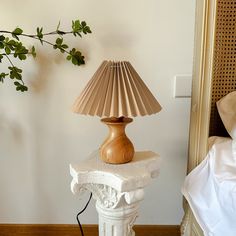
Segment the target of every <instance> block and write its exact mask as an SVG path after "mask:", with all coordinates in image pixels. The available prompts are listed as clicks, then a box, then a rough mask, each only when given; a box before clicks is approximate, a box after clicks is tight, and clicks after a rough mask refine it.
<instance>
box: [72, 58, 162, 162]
mask: <svg viewBox="0 0 236 236" xmlns="http://www.w3.org/2000/svg"><path fill="white" fill-rule="evenodd" d="M160 110H161V106H160V104H159V103H158V101H157V100H156V99H155V97H154V96H153V95H152V93H151V92H150V90H149V89H148V88H147V86H146V85H145V84H144V82H143V81H142V79H141V78H140V76H139V75H138V73H137V72H136V71H135V69H134V68H133V67H132V65H131V64H130V63H129V62H127V61H119V62H114V61H103V62H102V64H101V65H100V67H99V68H98V69H97V71H96V72H95V74H94V75H93V77H92V78H91V80H90V81H89V82H88V84H87V85H86V87H85V88H84V90H83V91H82V93H81V94H80V96H79V97H78V98H77V99H76V101H75V104H74V106H73V111H74V112H76V113H79V114H84V115H91V116H99V117H103V118H102V119H101V121H102V122H103V123H105V124H106V125H108V127H109V135H108V137H107V138H106V140H105V141H104V142H103V144H102V145H101V147H100V158H101V159H102V160H103V161H104V162H106V163H110V164H123V163H127V162H130V161H131V160H132V158H133V156H134V146H133V144H132V142H131V141H130V140H129V138H128V137H127V136H126V133H125V126H126V125H127V124H129V123H130V122H132V121H133V119H132V118H130V117H135V116H144V115H151V114H154V113H157V112H159V111H160Z"/></svg>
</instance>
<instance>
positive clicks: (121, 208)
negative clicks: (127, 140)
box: [70, 151, 159, 236]
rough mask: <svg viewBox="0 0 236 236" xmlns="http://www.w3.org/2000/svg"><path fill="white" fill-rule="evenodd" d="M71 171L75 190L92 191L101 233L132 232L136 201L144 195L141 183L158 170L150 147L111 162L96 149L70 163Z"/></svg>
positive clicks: (108, 235) (130, 235)
mask: <svg viewBox="0 0 236 236" xmlns="http://www.w3.org/2000/svg"><path fill="white" fill-rule="evenodd" d="M70 173H71V175H72V177H73V180H72V182H71V190H72V192H73V193H74V194H80V193H82V192H83V191H85V190H88V191H90V192H92V193H93V198H94V199H95V200H96V209H97V212H98V215H99V235H100V236H115V235H116V236H134V235H135V233H134V231H133V229H132V227H133V224H134V222H135V220H136V218H137V217H138V208H139V202H140V201H141V200H143V198H144V187H145V186H146V185H148V184H149V182H150V181H151V179H152V178H155V177H156V176H157V175H158V173H159V157H158V155H157V154H155V153H153V152H150V151H147V152H136V153H135V156H134V158H133V161H132V162H130V163H127V164H122V165H111V164H106V163H104V162H102V161H101V160H100V159H99V157H98V152H95V153H93V154H92V155H91V156H90V157H89V158H88V159H87V160H85V161H83V162H81V163H79V165H71V166H70Z"/></svg>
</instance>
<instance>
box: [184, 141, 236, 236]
mask: <svg viewBox="0 0 236 236" xmlns="http://www.w3.org/2000/svg"><path fill="white" fill-rule="evenodd" d="M234 142H235V141H234ZM234 142H233V141H232V140H231V139H227V140H226V141H225V139H224V141H223V142H221V143H216V144H214V145H213V146H212V148H211V149H210V151H209V153H208V155H207V156H206V158H205V159H204V160H203V161H202V162H201V163H200V165H199V166H197V167H196V168H195V169H194V170H193V171H192V172H191V173H190V174H189V175H188V176H187V177H186V179H185V182H184V185H183V188H182V193H183V195H184V196H185V198H186V199H187V201H188V203H189V205H190V207H191V209H192V211H193V213H194V215H195V217H196V220H197V221H198V223H199V225H200V226H201V228H202V229H203V232H204V235H205V236H236V155H235V151H234V148H235V145H234Z"/></svg>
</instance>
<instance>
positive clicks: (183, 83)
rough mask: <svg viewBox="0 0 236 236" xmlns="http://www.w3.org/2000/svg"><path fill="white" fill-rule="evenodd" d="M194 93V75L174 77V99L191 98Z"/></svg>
mask: <svg viewBox="0 0 236 236" xmlns="http://www.w3.org/2000/svg"><path fill="white" fill-rule="evenodd" d="M191 93H192V75H176V76H175V77H174V97H175V98H189V97H191Z"/></svg>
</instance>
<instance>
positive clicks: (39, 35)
mask: <svg viewBox="0 0 236 236" xmlns="http://www.w3.org/2000/svg"><path fill="white" fill-rule="evenodd" d="M36 31H37V37H38V39H39V41H40V43H41V44H42V45H43V40H42V39H43V27H41V28H39V27H37V29H36Z"/></svg>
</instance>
